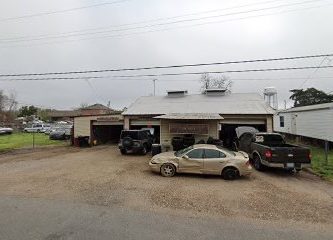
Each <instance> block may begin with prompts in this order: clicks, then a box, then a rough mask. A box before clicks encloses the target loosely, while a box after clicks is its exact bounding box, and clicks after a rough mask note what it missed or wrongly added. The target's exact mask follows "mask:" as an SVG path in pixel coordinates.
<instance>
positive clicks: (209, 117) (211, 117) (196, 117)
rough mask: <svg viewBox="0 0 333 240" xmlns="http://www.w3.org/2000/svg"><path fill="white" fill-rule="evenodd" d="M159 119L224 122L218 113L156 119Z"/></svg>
mask: <svg viewBox="0 0 333 240" xmlns="http://www.w3.org/2000/svg"><path fill="white" fill-rule="evenodd" d="M154 118H157V119H175V120H182V119H183V120H222V119H223V117H221V116H220V114H218V113H169V114H165V115H161V116H157V117H154Z"/></svg>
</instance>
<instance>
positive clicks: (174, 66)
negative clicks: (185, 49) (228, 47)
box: [0, 54, 333, 77]
mask: <svg viewBox="0 0 333 240" xmlns="http://www.w3.org/2000/svg"><path fill="white" fill-rule="evenodd" d="M329 56H333V54H318V55H306V56H296V57H281V58H267V59H253V60H241V61H227V62H214V63H196V64H182V65H169V66H153V67H139V68H119V69H102V70H85V71H68V72H48V73H21V74H0V77H22V76H45V75H69V74H87V73H104V72H123V71H141V70H153V69H170V68H184V67H203V66H215V65H228V64H240V63H254V62H272V61H286V60H299V59H308V58H321V57H329Z"/></svg>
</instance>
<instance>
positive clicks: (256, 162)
mask: <svg viewBox="0 0 333 240" xmlns="http://www.w3.org/2000/svg"><path fill="white" fill-rule="evenodd" d="M253 166H254V168H255V169H256V170H258V171H262V170H263V165H262V164H261V161H260V157H259V156H258V155H257V154H256V155H254V156H253Z"/></svg>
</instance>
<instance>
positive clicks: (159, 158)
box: [151, 152, 177, 163]
mask: <svg viewBox="0 0 333 240" xmlns="http://www.w3.org/2000/svg"><path fill="white" fill-rule="evenodd" d="M175 159H177V157H176V156H175V152H164V153H160V154H157V155H155V156H154V157H152V159H151V160H152V161H154V162H156V163H159V162H164V161H170V160H175Z"/></svg>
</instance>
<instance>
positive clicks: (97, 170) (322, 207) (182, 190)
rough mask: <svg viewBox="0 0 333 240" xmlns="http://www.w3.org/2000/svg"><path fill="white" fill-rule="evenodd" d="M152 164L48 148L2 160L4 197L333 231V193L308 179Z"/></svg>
mask: <svg viewBox="0 0 333 240" xmlns="http://www.w3.org/2000/svg"><path fill="white" fill-rule="evenodd" d="M148 161H149V156H148V155H147V156H130V155H127V156H122V155H121V154H120V153H119V151H118V149H117V147H116V146H100V147H94V148H89V149H78V148H65V147H64V148H63V147H57V148H47V149H40V150H35V152H19V153H15V154H14V153H11V154H6V155H1V156H0V195H1V196H24V197H33V198H45V199H57V200H70V201H72V202H81V203H88V204H92V205H103V206H111V205H112V206H119V207H123V208H131V209H134V210H152V211H159V212H166V211H167V212H168V213H169V214H180V215H182V214H186V215H193V216H198V215H205V216H210V217H219V216H223V217H225V216H227V217H230V218H246V219H253V220H263V221H276V222H285V221H291V222H294V223H299V224H309V225H313V224H314V223H316V224H317V225H318V226H326V225H329V226H332V225H333V185H332V184H331V183H329V182H325V181H323V180H321V179H320V178H318V177H316V176H313V175H311V174H309V173H306V172H301V173H299V174H295V175H290V174H289V173H286V172H284V171H277V170H275V171H268V172H264V173H261V172H256V171H254V174H253V175H252V176H251V177H247V178H241V179H238V180H236V181H225V180H222V179H221V178H219V177H214V176H198V175H177V176H175V177H173V178H164V177H161V176H160V175H158V174H154V173H151V172H150V171H149V169H148V167H147V163H148Z"/></svg>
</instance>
